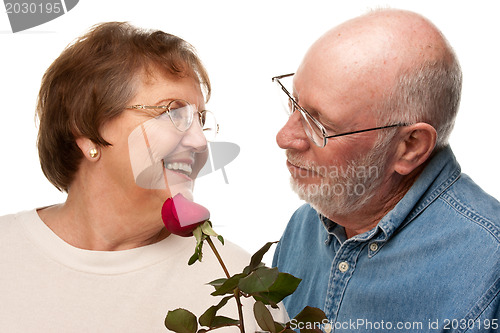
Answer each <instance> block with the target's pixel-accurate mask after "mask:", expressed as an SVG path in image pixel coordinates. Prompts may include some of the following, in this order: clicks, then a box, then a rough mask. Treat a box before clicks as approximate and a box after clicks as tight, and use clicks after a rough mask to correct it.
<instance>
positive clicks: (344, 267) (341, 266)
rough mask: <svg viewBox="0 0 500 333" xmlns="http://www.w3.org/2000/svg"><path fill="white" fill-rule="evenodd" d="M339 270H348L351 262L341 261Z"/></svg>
mask: <svg viewBox="0 0 500 333" xmlns="http://www.w3.org/2000/svg"><path fill="white" fill-rule="evenodd" d="M338 267H339V270H340V271H341V272H342V273H344V272H345V271H347V270H348V269H349V264H348V263H347V262H345V261H342V262H341V263H339V266H338Z"/></svg>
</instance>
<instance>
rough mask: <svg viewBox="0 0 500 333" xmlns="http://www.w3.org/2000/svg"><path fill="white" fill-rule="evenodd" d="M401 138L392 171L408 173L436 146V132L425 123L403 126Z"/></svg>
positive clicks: (401, 173) (422, 161)
mask: <svg viewBox="0 0 500 333" xmlns="http://www.w3.org/2000/svg"><path fill="white" fill-rule="evenodd" d="M402 135H403V136H402V138H401V141H400V142H399V144H398V147H397V154H398V156H397V160H396V163H395V164H394V171H396V172H397V173H399V174H400V175H408V174H410V173H411V172H412V171H413V170H415V169H416V168H418V167H419V166H420V165H421V164H422V163H424V162H425V161H427V159H428V158H429V156H430V155H431V154H432V152H433V150H434V147H435V146H436V139H437V132H436V129H435V128H434V127H432V126H431V125H429V124H427V123H416V124H413V125H410V126H406V127H403V131H402Z"/></svg>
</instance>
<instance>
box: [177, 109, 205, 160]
mask: <svg viewBox="0 0 500 333" xmlns="http://www.w3.org/2000/svg"><path fill="white" fill-rule="evenodd" d="M181 143H182V145H184V146H187V147H192V148H193V149H194V150H195V151H199V152H202V151H205V150H206V149H207V139H206V137H205V135H204V134H203V128H202V125H201V123H200V121H199V120H198V114H195V116H194V119H193V123H192V124H191V126H190V127H189V128H188V129H187V130H186V131H185V132H184V136H183V137H182V140H181Z"/></svg>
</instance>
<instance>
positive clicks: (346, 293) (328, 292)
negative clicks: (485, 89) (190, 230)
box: [273, 147, 500, 332]
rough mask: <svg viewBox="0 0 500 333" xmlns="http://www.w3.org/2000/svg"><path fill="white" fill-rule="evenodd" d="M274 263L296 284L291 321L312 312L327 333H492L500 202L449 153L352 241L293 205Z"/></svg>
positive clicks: (499, 309) (499, 293) (499, 272)
mask: <svg viewBox="0 0 500 333" xmlns="http://www.w3.org/2000/svg"><path fill="white" fill-rule="evenodd" d="M273 265H274V266H277V267H278V268H279V270H280V271H284V272H288V273H291V274H293V275H295V276H297V277H299V278H301V279H303V280H302V282H301V284H300V285H299V287H298V289H297V291H296V292H295V293H294V294H293V295H291V296H289V297H287V298H286V299H285V301H284V304H285V307H286V308H287V310H288V312H289V315H290V317H291V318H293V317H294V316H295V315H296V314H297V313H298V312H299V311H300V310H302V308H304V306H306V305H310V306H314V307H318V308H320V309H323V310H324V311H325V313H326V315H327V317H328V320H329V324H330V326H331V327H332V328H333V329H334V330H335V332H372V331H373V332H386V331H392V332H500V327H499V326H500V322H499V321H500V320H499V318H500V203H499V202H498V201H497V200H495V199H494V198H493V197H491V196H489V195H488V194H486V193H485V192H483V191H482V190H481V189H480V188H479V187H478V186H477V185H476V184H475V183H474V182H473V181H472V180H471V179H470V178H469V177H468V176H467V175H465V174H462V173H461V171H460V166H459V165H458V163H457V161H456V159H455V156H454V155H453V153H452V151H451V149H450V148H449V147H447V148H445V149H444V150H442V151H440V152H439V153H437V154H436V155H435V156H434V157H433V158H432V160H431V161H430V162H429V164H428V165H427V166H426V168H425V170H424V171H423V173H422V174H421V175H420V177H419V178H418V179H417V181H416V182H415V183H414V185H413V186H412V187H411V189H410V190H409V191H408V192H407V193H406V195H405V196H404V197H403V199H401V200H400V201H399V203H398V204H397V205H396V206H395V207H394V208H393V209H392V210H391V211H390V212H389V213H388V214H387V215H386V216H384V217H383V218H382V220H380V222H379V223H378V225H377V226H376V227H375V228H373V229H372V230H370V231H368V232H365V233H363V234H359V235H357V236H355V237H353V238H351V239H347V240H346V237H345V232H344V228H343V227H341V226H339V225H337V224H336V223H334V222H333V221H331V220H329V219H327V218H325V217H323V216H321V215H318V213H317V212H316V211H315V210H314V209H313V208H311V207H310V206H309V205H303V206H302V207H300V208H299V209H298V210H297V211H296V212H295V213H294V215H293V216H292V218H291V220H290V222H289V224H288V226H287V228H286V230H285V232H284V234H283V236H282V239H281V241H280V243H279V244H278V247H277V249H276V252H275V254H274V260H273ZM324 324H326V322H325V323H324ZM323 326H324V325H323ZM296 328H298V327H296ZM322 328H323V329H325V330H328V329H327V326H324V327H322Z"/></svg>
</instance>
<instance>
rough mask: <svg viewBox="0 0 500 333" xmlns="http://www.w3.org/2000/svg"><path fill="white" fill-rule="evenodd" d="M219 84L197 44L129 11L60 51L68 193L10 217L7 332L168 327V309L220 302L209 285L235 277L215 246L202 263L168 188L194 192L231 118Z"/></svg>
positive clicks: (50, 169) (43, 148) (50, 144)
mask: <svg viewBox="0 0 500 333" xmlns="http://www.w3.org/2000/svg"><path fill="white" fill-rule="evenodd" d="M209 95H210V82H209V79H208V76H207V73H206V71H205V69H204V67H203V65H202V64H201V62H200V60H199V59H198V57H197V56H196V54H195V53H194V50H193V48H192V47H191V46H190V45H189V44H188V43H186V42H185V41H184V40H182V39H180V38H178V37H176V36H173V35H170V34H167V33H164V32H162V31H144V30H139V29H137V28H135V27H133V26H131V25H129V24H127V23H105V24H101V25H98V26H95V27H94V28H93V29H92V30H91V31H90V32H88V33H87V34H86V35H84V36H82V37H81V38H79V39H77V40H76V41H75V42H74V43H72V44H71V45H70V46H68V47H67V48H66V49H65V50H64V52H63V53H62V54H61V55H60V56H59V58H57V59H56V60H55V61H54V63H53V64H52V65H51V66H50V68H49V69H48V70H47V72H46V73H45V75H44V77H43V82H42V85H41V90H40V95H39V102H38V109H37V114H38V117H39V119H40V127H39V136H38V149H39V155H40V161H41V166H42V170H43V172H44V174H45V175H46V177H47V178H48V179H49V181H50V182H52V184H54V186H56V187H57V188H58V189H60V190H62V191H66V192H67V193H68V196H67V200H66V202H65V203H63V204H59V205H54V206H50V207H44V208H39V209H34V210H31V211H27V212H22V213H19V214H16V215H9V216H5V217H2V218H0V249H1V251H0V265H1V274H0V295H1V305H2V307H1V310H0V331H2V332H148V333H150V332H164V331H165V330H166V328H165V326H164V319H165V315H166V313H167V311H168V310H172V309H175V308H178V307H183V308H188V309H189V310H191V311H193V312H194V313H196V314H201V313H202V311H204V310H205V309H206V308H208V307H209V306H210V305H212V304H214V303H215V302H216V301H217V300H216V299H214V298H213V297H212V296H210V295H209V293H210V292H211V291H212V290H213V289H212V287H210V286H207V285H206V283H207V282H209V281H211V280H213V279H215V278H219V277H222V276H223V272H222V270H221V268H220V267H219V266H218V264H217V262H216V259H215V258H214V257H213V255H212V254H211V253H210V252H208V251H207V253H206V254H205V256H204V260H203V262H202V263H199V264H195V265H193V266H190V267H188V265H187V260H188V259H189V257H190V255H191V254H192V252H193V249H194V245H195V243H194V239H191V238H185V237H179V236H175V235H169V233H168V232H167V230H166V229H165V228H164V226H163V223H162V220H161V208H162V205H163V203H164V202H165V200H166V198H168V197H171V196H173V195H175V194H177V193H182V194H183V195H184V196H185V197H186V198H192V189H193V183H194V179H195V177H196V175H197V174H198V172H199V171H200V169H201V168H202V166H203V165H204V163H205V161H206V159H207V152H206V151H207V139H206V137H205V135H213V134H214V133H213V132H214V131H215V130H216V128H217V127H216V124H215V120H214V118H213V117H211V114H210V113H209V112H208V111H204V110H205V100H207V99H208V97H209ZM204 134H205V135H204ZM221 250H222V255H223V257H224V259H225V261H226V264H227V265H228V266H229V270H230V271H231V270H232V271H233V272H236V271H237V270H238V271H239V270H240V269H241V268H242V267H243V266H245V265H246V264H247V263H248V260H249V257H248V256H247V254H246V253H245V252H243V251H242V250H241V249H239V248H238V247H236V246H235V245H232V244H230V243H226V245H225V246H224V247H222V246H221ZM244 308H245V310H246V313H245V316H246V319H248V320H250V319H252V318H253V316H252V315H251V314H250V311H251V309H252V306H251V304H247V306H245V307H244ZM229 315H230V316H231V317H234V318H237V312H236V307H234V312H233V313H230V314H229ZM246 326H247V328H248V332H253V331H255V325H254V324H253V321H252V320H250V321H249V322H248V323H247V324H246Z"/></svg>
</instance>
